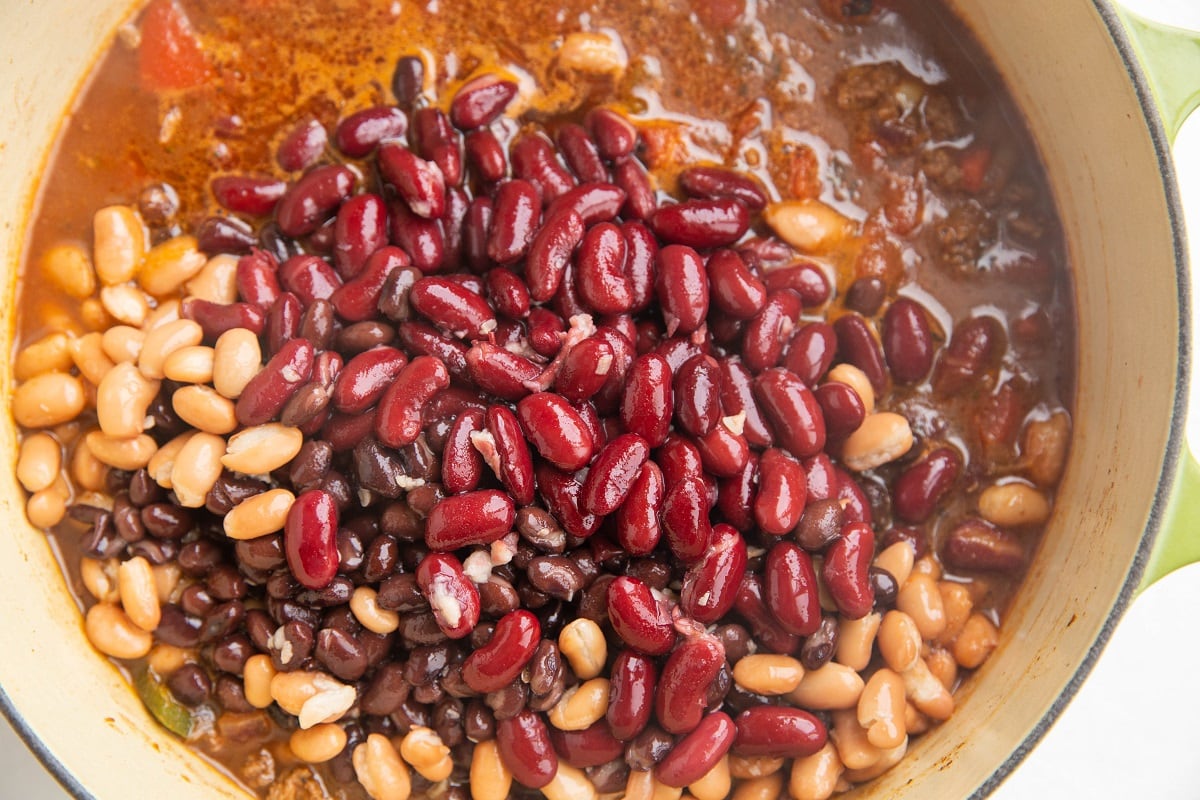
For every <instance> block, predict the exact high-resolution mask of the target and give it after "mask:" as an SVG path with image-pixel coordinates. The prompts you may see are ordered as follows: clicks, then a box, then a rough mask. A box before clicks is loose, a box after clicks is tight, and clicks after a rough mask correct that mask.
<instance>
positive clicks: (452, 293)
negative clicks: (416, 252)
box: [408, 277, 496, 340]
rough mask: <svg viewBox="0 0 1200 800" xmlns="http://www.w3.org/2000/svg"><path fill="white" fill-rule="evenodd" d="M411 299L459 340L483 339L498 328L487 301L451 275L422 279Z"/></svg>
mask: <svg viewBox="0 0 1200 800" xmlns="http://www.w3.org/2000/svg"><path fill="white" fill-rule="evenodd" d="M408 301H409V303H410V304H411V305H412V307H413V310H414V311H416V312H417V313H418V314H420V315H421V316H423V317H425V318H426V319H428V320H429V321H430V322H432V323H433V324H434V325H436V326H437V327H439V328H441V329H443V330H445V331H447V332H448V333H450V334H451V335H453V336H456V337H458V338H460V339H469V340H475V339H482V338H485V337H486V336H487V335H488V334H489V333H491V332H492V331H494V330H495V329H496V315H495V313H494V312H493V311H492V309H491V306H489V305H488V304H487V300H485V299H484V298H483V297H481V296H480V295H478V294H476V293H474V292H472V291H470V290H469V289H467V288H465V287H464V286H463V285H462V284H460V283H458V282H457V281H455V280H452V279H450V278H441V277H425V278H421V279H420V280H419V281H417V282H416V283H415V284H413V288H412V291H411V292H410V293H409V296H408Z"/></svg>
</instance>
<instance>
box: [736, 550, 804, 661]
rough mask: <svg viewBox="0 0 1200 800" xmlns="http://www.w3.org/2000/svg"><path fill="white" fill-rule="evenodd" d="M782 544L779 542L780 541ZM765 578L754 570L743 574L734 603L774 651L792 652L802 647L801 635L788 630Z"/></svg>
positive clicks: (756, 635)
mask: <svg viewBox="0 0 1200 800" xmlns="http://www.w3.org/2000/svg"><path fill="white" fill-rule="evenodd" d="M776 547H778V545H776ZM765 598H766V590H765V588H764V586H763V581H762V578H760V577H759V576H758V575H756V574H754V573H753V572H747V573H746V574H745V575H744V576H743V577H742V583H741V585H740V586H739V587H738V592H737V597H736V598H735V599H734V603H733V607H734V610H735V611H737V613H738V614H739V615H740V616H741V617H742V618H743V619H745V620H746V622H747V623H749V625H750V628H751V630H752V631H753V632H754V639H755V641H757V642H758V643H759V644H760V645H761V646H763V647H765V648H766V649H767V650H769V651H771V652H773V653H784V654H790V653H795V652H796V651H797V650H798V649H799V648H800V638H799V637H798V636H796V635H794V634H792V633H789V632H788V631H787V630H785V629H784V628H783V627H782V626H781V625H780V624H779V622H778V621H777V620H776V617H775V615H774V614H773V613H772V611H771V609H770V608H768V607H767V601H766V599H765Z"/></svg>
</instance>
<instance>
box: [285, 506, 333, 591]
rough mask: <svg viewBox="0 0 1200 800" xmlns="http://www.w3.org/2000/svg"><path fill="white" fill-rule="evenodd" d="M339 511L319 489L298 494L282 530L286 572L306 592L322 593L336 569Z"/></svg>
mask: <svg viewBox="0 0 1200 800" xmlns="http://www.w3.org/2000/svg"><path fill="white" fill-rule="evenodd" d="M337 529H338V509H337V505H336V504H335V503H334V500H333V497H332V496H331V495H330V494H329V493H328V492H325V491H323V490H321V489H310V490H308V491H306V492H301V493H300V495H299V496H298V497H297V498H296V500H295V502H293V503H292V506H291V508H290V509H289V510H288V513H287V518H286V521H285V522H284V527H283V541H284V550H285V553H286V555H287V562H288V568H289V569H291V571H292V574H293V575H295V576H296V580H298V581H300V583H301V584H302V585H303V586H305V587H307V588H309V589H323V588H325V587H326V586H328V585H329V583H330V581H332V580H333V576H334V575H335V574H336V573H337V569H338V550H337Z"/></svg>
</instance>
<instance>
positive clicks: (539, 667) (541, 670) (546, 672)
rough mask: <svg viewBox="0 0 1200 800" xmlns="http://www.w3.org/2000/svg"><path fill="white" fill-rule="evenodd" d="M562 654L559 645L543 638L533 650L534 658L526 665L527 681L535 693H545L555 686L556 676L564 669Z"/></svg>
mask: <svg viewBox="0 0 1200 800" xmlns="http://www.w3.org/2000/svg"><path fill="white" fill-rule="evenodd" d="M562 668H563V665H562V654H561V653H560V652H559V650H558V645H557V644H555V643H554V642H553V641H552V640H550V639H543V640H542V641H541V642H539V643H538V646H537V649H535V650H534V651H533V658H531V659H530V660H529V664H528V666H526V667H525V673H526V676H527V679H526V683H528V684H529V690H530V691H532V692H533V693H534V694H539V695H540V694H545V693H546V692H548V691H550V689H551V688H553V686H554V678H555V676H557V675H558V673H559V672H560V671H561V670H562Z"/></svg>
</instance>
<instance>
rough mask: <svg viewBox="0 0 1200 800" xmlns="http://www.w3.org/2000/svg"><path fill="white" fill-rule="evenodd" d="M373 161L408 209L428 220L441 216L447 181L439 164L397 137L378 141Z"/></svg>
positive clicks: (444, 204) (444, 208) (444, 205)
mask: <svg viewBox="0 0 1200 800" xmlns="http://www.w3.org/2000/svg"><path fill="white" fill-rule="evenodd" d="M376 163H377V164H378V166H379V173H380V175H381V176H382V177H383V179H384V180H385V181H387V182H388V183H389V184H391V185H392V186H393V187H395V189H396V192H397V193H398V194H399V196H400V198H401V199H402V200H403V201H404V203H405V204H406V205H407V206H408V208H409V210H411V211H412V213H414V214H416V215H417V216H418V217H422V218H424V219H431V220H432V219H437V218H438V217H440V216H442V213H443V212H444V211H445V210H446V183H447V181H446V177H445V176H444V175H443V174H442V169H441V167H440V166H439V165H437V164H435V163H433V162H432V161H427V160H425V159H424V158H419V157H418V156H417V155H415V154H414V153H413V152H412V151H411V150H409V149H408V148H407V147H405V146H404V144H403V142H401V141H400V140H398V139H388V140H385V141H383V142H381V143H380V145H379V150H378V152H377V154H376Z"/></svg>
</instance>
